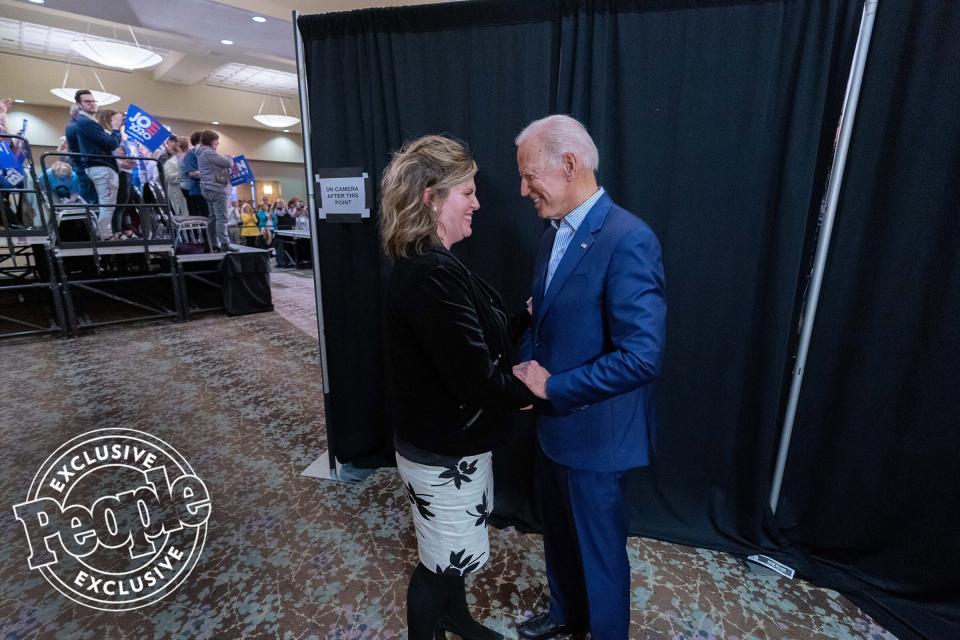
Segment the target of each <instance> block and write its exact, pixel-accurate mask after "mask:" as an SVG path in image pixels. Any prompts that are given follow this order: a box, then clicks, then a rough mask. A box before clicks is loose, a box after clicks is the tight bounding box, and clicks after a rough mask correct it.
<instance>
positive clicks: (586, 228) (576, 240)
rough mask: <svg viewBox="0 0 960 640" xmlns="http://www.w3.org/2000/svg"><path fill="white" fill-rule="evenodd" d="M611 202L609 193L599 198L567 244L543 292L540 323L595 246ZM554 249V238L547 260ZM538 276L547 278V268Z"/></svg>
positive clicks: (539, 313) (543, 278)
mask: <svg viewBox="0 0 960 640" xmlns="http://www.w3.org/2000/svg"><path fill="white" fill-rule="evenodd" d="M611 204H613V201H612V200H610V197H609V196H608V195H607V194H603V196H602V197H601V198H600V199H599V200H597V203H596V204H595V205H593V208H591V209H590V212H589V213H588V214H587V217H586V218H584V220H583V223H581V225H580V228H579V229H577V232H576V233H575V234H573V238H571V240H570V244H568V245H567V250H566V251H565V252H564V254H563V258H562V259H561V260H560V264H558V265H557V270H556V271H554V272H553V278H551V280H550V287H549V288H548V289H547V290H546V291H544V293H543V302H542V303H541V305H540V309H539V310H538V311H537V321H538V323H539V322H542V321H543V318H544V316H546V314H547V310H548V309H549V308H550V305H551V304H552V303H553V301H554V300H556V298H557V294H558V293H559V292H560V290H561V289H562V288H563V284H564V283H565V282H566V281H567V278H568V277H570V274H572V273H573V272H574V270H575V269H576V268H577V265H578V264H580V260H582V259H583V256H585V255H586V254H587V251H589V250H590V247H592V246H593V242H594V235H595V234H596V233H597V231H599V230H600V227H602V226H603V221H604V220H605V219H606V217H607V211H609V210H610V205H611ZM554 235H556V231H554ZM552 249H553V240H552V239H551V241H550V248H549V249H548V250H547V261H549V260H550V253H551V252H552ZM538 277H540V278H541V279H542V280H546V268H544V270H543V273H542V275H538ZM541 286H542V284H541Z"/></svg>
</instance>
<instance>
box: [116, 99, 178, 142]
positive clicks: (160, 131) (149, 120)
mask: <svg viewBox="0 0 960 640" xmlns="http://www.w3.org/2000/svg"><path fill="white" fill-rule="evenodd" d="M124 130H125V131H126V132H127V136H128V137H129V138H132V139H133V140H136V141H137V142H139V143H140V144H142V145H143V146H145V147H146V148H147V149H149V150H150V151H156V150H157V149H159V148H160V145H161V144H163V141H164V140H166V139H167V138H169V137H170V131H168V130H167V128H166V127H165V126H163V123H162V122H160V121H159V120H157V119H156V118H155V117H154V116H152V115H150V114H149V113H147V112H146V111H144V110H143V109H141V108H140V107H138V106H137V105H135V104H131V105H130V106H129V107H128V108H127V117H126V120H124Z"/></svg>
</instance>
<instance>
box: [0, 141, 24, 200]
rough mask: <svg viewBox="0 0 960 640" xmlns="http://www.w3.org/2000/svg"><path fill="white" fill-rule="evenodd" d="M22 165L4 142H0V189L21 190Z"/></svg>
mask: <svg viewBox="0 0 960 640" xmlns="http://www.w3.org/2000/svg"><path fill="white" fill-rule="evenodd" d="M23 179H24V175H23V165H22V164H21V163H20V162H19V160H18V158H17V156H16V154H15V153H13V151H12V150H11V149H10V145H8V144H7V143H6V142H0V187H6V188H7V189H22V188H23Z"/></svg>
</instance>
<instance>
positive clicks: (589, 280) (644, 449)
mask: <svg viewBox="0 0 960 640" xmlns="http://www.w3.org/2000/svg"><path fill="white" fill-rule="evenodd" d="M516 144H517V164H518V166H519V170H520V193H521V195H523V196H525V197H528V198H530V199H531V200H532V201H533V204H534V206H535V207H536V209H537V213H538V214H539V216H540V217H541V218H544V219H547V220H550V221H551V227H550V228H549V229H548V230H547V231H546V232H545V233H544V235H543V238H542V240H541V242H540V248H539V252H538V254H537V261H536V267H535V271H534V278H533V291H532V297H533V322H532V324H531V327H530V329H529V331H528V332H527V335H526V336H525V338H524V342H523V344H522V347H521V350H520V355H521V358H522V359H524V360H526V361H525V362H521V363H520V364H518V365H517V366H516V367H514V373H515V374H516V375H517V377H519V378H520V379H521V380H523V381H524V382H525V383H526V384H527V386H528V387H530V389H531V391H533V393H534V394H535V395H536V396H537V397H539V398H541V402H540V405H539V406H538V407H537V436H538V441H539V445H540V447H539V449H540V450H539V458H540V460H539V463H540V464H539V465H538V473H539V474H540V505H541V516H542V519H543V538H544V550H545V553H546V560H547V582H548V584H549V586H550V610H549V611H548V612H547V613H543V614H541V615H539V616H536V617H534V618H531V619H529V620H527V621H525V622H524V623H522V624H521V625H520V627H519V632H520V635H521V636H522V637H524V638H534V639H540V640H542V639H545V638H552V637H554V636H556V635H559V634H561V633H570V632H583V631H587V630H589V631H590V633H591V637H592V638H593V639H594V640H625V639H626V638H627V636H628V632H629V625H630V566H629V563H628V561H627V554H626V537H627V514H626V508H625V505H624V474H625V472H626V471H627V470H628V469H633V468H637V467H642V466H646V465H647V464H648V463H649V457H650V450H651V448H652V438H653V433H654V424H653V423H654V411H653V404H652V402H653V401H652V391H653V381H654V380H655V379H656V378H657V376H658V375H659V373H660V367H661V359H662V358H661V354H662V351H663V341H664V332H665V321H666V298H665V294H664V277H663V266H662V264H661V260H660V245H659V242H658V241H657V238H656V236H655V235H654V233H653V231H652V230H651V229H650V227H648V226H647V225H646V224H645V223H644V222H643V221H641V220H640V219H639V218H638V217H636V216H634V215H633V214H631V213H630V212H628V211H626V210H624V209H622V208H620V207H619V206H617V205H616V204H614V202H613V201H612V200H611V199H610V196H608V195H607V194H606V193H605V191H604V190H603V189H602V188H599V187H598V186H597V181H596V176H595V173H594V172H595V171H596V169H597V166H598V164H599V161H598V153H597V147H596V145H595V144H594V142H593V140H592V139H591V138H590V134H589V133H587V130H586V129H585V128H584V126H583V125H582V124H580V123H579V122H578V121H576V120H574V119H573V118H570V117H569V116H562V115H554V116H550V117H547V118H544V119H542V120H538V121H536V122H533V123H531V124H530V125H529V126H528V127H527V128H526V129H524V130H523V131H522V132H521V133H520V135H519V136H517V139H516Z"/></svg>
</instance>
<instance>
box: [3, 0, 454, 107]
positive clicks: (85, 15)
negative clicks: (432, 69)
mask: <svg viewBox="0 0 960 640" xmlns="http://www.w3.org/2000/svg"><path fill="white" fill-rule="evenodd" d="M436 1H438V0H45V3H44V4H42V5H36V4H32V3H29V2H27V1H26V0H0V54H3V53H7V54H10V55H13V56H20V58H13V59H12V60H11V62H9V63H7V69H0V86H2V87H4V88H5V90H4V91H3V93H11V94H13V93H17V94H18V96H22V97H27V98H29V99H30V100H33V101H35V102H37V103H38V104H47V105H60V106H62V103H60V102H58V99H57V98H54V97H52V96H51V95H50V94H49V89H50V88H51V86H61V84H62V82H63V79H64V73H66V71H67V69H68V68H69V69H70V79H69V82H68V84H70V85H71V86H72V85H74V84H75V83H79V84H77V85H76V86H87V85H91V88H96V82H97V80H96V78H93V77H91V76H92V75H93V72H92V71H91V69H93V68H96V69H97V70H99V74H98V75H99V77H100V78H102V79H103V82H104V84H105V85H106V90H107V91H111V92H113V93H117V94H118V95H121V96H122V97H124V98H125V99H131V98H133V97H135V96H138V95H149V96H150V100H151V104H152V105H153V104H156V105H157V107H156V108H157V109H158V110H160V109H165V110H166V111H167V113H166V114H158V115H167V116H168V117H180V118H184V119H199V120H203V119H205V116H204V115H203V113H202V112H203V111H204V109H209V110H210V111H211V112H213V113H216V114H217V115H218V116H220V117H218V118H217V119H219V120H221V121H222V120H225V119H226V120H228V121H230V120H232V121H234V122H236V123H238V124H239V123H241V122H246V123H249V122H251V121H250V115H251V114H250V113H249V112H250V108H251V106H252V107H253V113H256V109H257V106H259V105H260V103H261V102H262V101H263V98H264V96H278V95H279V96H284V97H286V98H287V100H286V103H287V108H288V109H289V110H290V111H291V112H293V113H295V112H297V111H298V110H299V109H298V107H299V105H298V104H297V100H296V99H295V97H296V95H297V78H296V63H295V61H294V37H293V23H292V16H291V12H292V10H293V9H297V10H299V11H300V12H301V13H303V14H309V13H322V12H328V11H343V10H351V9H361V8H366V7H372V6H391V5H405V4H425V3H432V2H436ZM253 16H263V17H265V18H266V21H265V22H262V23H260V22H254V21H253V20H252V19H251V18H253ZM131 29H132V31H133V33H134V34H135V38H136V41H137V42H138V43H139V45H140V46H143V47H144V48H147V49H150V50H153V51H155V52H157V53H158V54H160V55H161V56H163V58H164V60H163V62H162V63H160V64H159V65H157V66H156V67H153V68H150V69H147V70H144V71H139V72H134V73H132V74H131V73H130V72H126V71H122V70H110V71H107V70H104V68H103V67H96V65H94V64H93V63H91V62H90V61H88V60H87V59H85V58H82V57H81V56H79V55H77V54H75V53H73V52H72V50H71V49H70V43H71V42H72V41H74V40H76V39H79V38H93V39H103V40H115V41H121V42H126V43H132V42H133V40H134V37H133V36H132V35H131ZM222 39H229V40H232V41H233V42H234V44H233V45H224V44H221V42H220V41H221V40H222ZM13 60H16V62H13ZM58 67H59V69H60V70H58ZM24 70H27V73H23V71H24ZM74 76H77V77H76V78H74ZM54 78H56V79H54ZM145 83H154V84H155V87H153V88H151V87H148V86H146V85H145ZM40 84H43V87H40V86H39V85H40ZM175 85H179V88H177V87H176V86H175ZM201 89H202V90H201ZM224 89H227V90H228V94H229V95H224V96H223V98H217V99H215V102H217V103H218V104H217V107H216V108H215V109H212V108H210V107H209V105H208V104H207V102H209V100H210V99H211V98H213V96H214V94H212V93H211V92H214V93H215V92H217V91H223V90H224ZM236 91H239V92H241V94H246V97H241V94H237V93H235V92H236ZM125 94H130V95H125ZM259 94H263V95H259ZM181 96H182V97H181ZM201 96H203V97H201ZM144 99H146V98H144ZM268 102H271V103H274V104H273V106H274V107H277V106H278V105H277V104H275V102H276V98H272V99H270V98H268ZM175 105H179V106H175ZM264 108H265V109H266V108H267V107H264ZM274 110H276V109H274ZM174 111H175V112H176V113H173V112H174ZM234 112H236V113H234ZM241 126H243V125H241ZM247 126H249V124H247Z"/></svg>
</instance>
